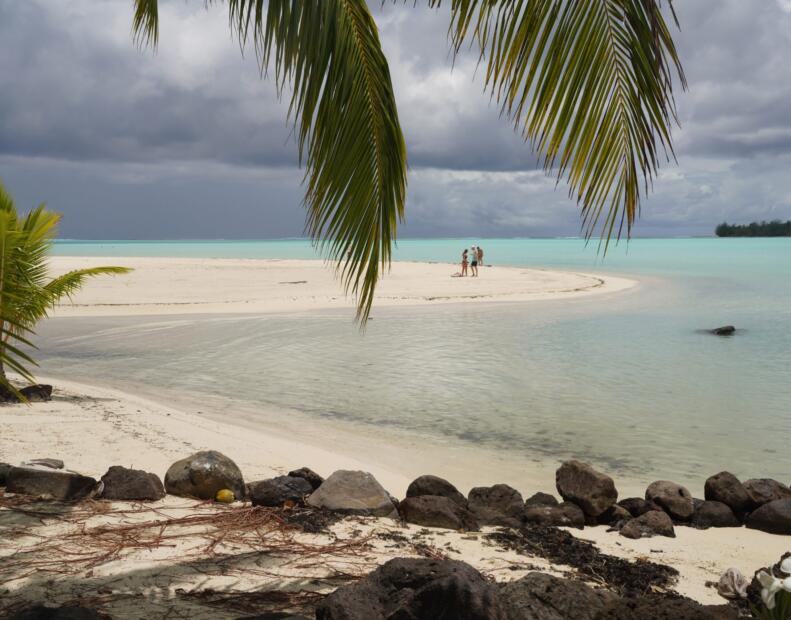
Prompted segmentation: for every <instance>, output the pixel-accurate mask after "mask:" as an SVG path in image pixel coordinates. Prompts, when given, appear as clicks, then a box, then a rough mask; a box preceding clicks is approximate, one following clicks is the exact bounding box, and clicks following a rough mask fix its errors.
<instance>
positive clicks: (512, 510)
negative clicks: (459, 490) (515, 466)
mask: <svg viewBox="0 0 791 620" xmlns="http://www.w3.org/2000/svg"><path fill="white" fill-rule="evenodd" d="M467 507H468V508H469V509H470V512H472V513H473V514H474V515H475V516H476V517H477V519H478V521H479V522H480V523H481V524H482V525H500V526H504V527H519V526H520V525H522V517H523V513H524V510H525V502H524V500H523V499H522V494H521V493H519V491H517V490H516V489H514V488H513V487H509V486H508V485H507V484H495V485H494V486H491V487H475V488H474V489H472V490H470V494H469V496H468V497H467Z"/></svg>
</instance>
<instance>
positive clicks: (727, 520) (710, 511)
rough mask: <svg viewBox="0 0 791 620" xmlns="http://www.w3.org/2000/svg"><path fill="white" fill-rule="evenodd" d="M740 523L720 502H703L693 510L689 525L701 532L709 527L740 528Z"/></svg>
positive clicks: (728, 508)
mask: <svg viewBox="0 0 791 620" xmlns="http://www.w3.org/2000/svg"><path fill="white" fill-rule="evenodd" d="M741 524H742V523H741V521H739V519H737V518H736V515H735V514H733V510H731V509H730V507H728V506H727V505H725V504H723V503H722V502H710V501H705V502H703V503H702V504H701V505H700V506H698V507H697V508H696V509H695V514H693V515H692V521H691V525H692V526H693V527H697V528H700V529H702V530H705V529H708V528H710V527H740V526H741Z"/></svg>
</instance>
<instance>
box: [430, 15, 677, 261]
mask: <svg viewBox="0 0 791 620" xmlns="http://www.w3.org/2000/svg"><path fill="white" fill-rule="evenodd" d="M429 4H430V5H431V6H435V7H437V6H439V5H440V4H441V0H429ZM450 4H451V12H452V23H451V28H450V35H451V39H452V42H453V45H454V48H455V50H456V51H458V50H459V49H460V47H461V45H462V44H463V43H464V42H465V41H467V40H470V41H471V42H475V43H477V45H478V46H479V47H480V53H481V59H482V60H483V61H484V62H485V63H486V85H487V88H489V89H490V90H491V92H492V94H493V95H494V96H495V97H496V99H497V101H498V102H500V103H501V105H502V111H503V113H504V114H505V115H507V116H508V117H509V118H510V119H511V120H512V121H513V123H514V126H515V128H516V129H517V130H518V131H521V132H522V133H523V135H524V137H525V139H526V140H528V141H529V142H530V143H531V144H532V146H533V147H534V148H535V149H536V150H537V151H538V152H539V154H540V155H541V157H542V162H543V166H544V168H545V170H547V171H548V172H550V171H551V172H553V173H554V174H556V175H557V177H558V180H560V179H565V180H566V181H567V182H568V184H569V193H570V195H571V196H572V197H573V198H574V199H575V200H576V201H577V203H578V204H579V205H580V206H581V209H582V216H583V228H584V229H585V232H586V235H587V236H590V235H591V234H592V233H593V232H594V231H595V229H596V228H597V226H600V227H601V235H602V238H603V239H604V240H605V249H606V243H607V242H608V241H609V239H610V238H611V236H612V235H613V232H614V230H615V225H616V223H618V229H617V235H618V236H620V235H621V233H622V230H623V227H624V225H625V226H626V232H627V234H629V233H630V232H631V228H632V225H633V223H634V221H635V219H636V217H637V215H638V214H639V209H640V201H641V197H642V193H643V192H646V193H647V192H648V189H649V186H650V185H651V184H652V181H653V177H654V176H655V175H656V173H657V170H658V166H659V164H660V161H661V160H662V159H663V158H664V159H665V160H669V159H670V157H673V158H674V157H675V155H674V154H673V147H672V142H671V135H670V132H671V128H672V126H673V125H674V124H675V123H677V122H678V121H677V116H676V108H675V101H674V99H673V80H674V75H675V76H678V78H679V81H680V84H681V86H682V88H686V79H685V77H684V71H683V69H682V67H681V63H680V61H679V57H678V53H677V50H676V47H675V44H674V43H673V39H672V37H671V35H670V31H669V28H668V25H667V23H666V21H665V18H664V16H663V13H662V10H661V8H662V7H661V0H585V1H584V2H582V1H580V2H578V1H575V0H500V1H497V2H495V1H494V0H451V2H450ZM667 4H668V6H669V10H670V13H671V16H672V18H673V20H674V21H675V22H676V25H678V22H677V20H676V19H675V18H676V16H675V13H674V11H673V6H672V0H668V3H667Z"/></svg>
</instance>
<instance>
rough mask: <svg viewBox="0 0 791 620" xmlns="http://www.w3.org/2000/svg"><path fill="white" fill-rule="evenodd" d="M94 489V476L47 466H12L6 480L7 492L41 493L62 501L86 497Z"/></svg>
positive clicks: (37, 494)
mask: <svg viewBox="0 0 791 620" xmlns="http://www.w3.org/2000/svg"><path fill="white" fill-rule="evenodd" d="M95 490H96V480H95V479H94V478H91V477H90V476H83V475H82V474H78V473H76V472H73V471H65V470H60V469H50V468H49V467H12V468H11V469H10V470H9V472H8V476H7V480H6V491H8V492H9V493H21V494H23V495H36V496H39V495H43V496H46V497H51V498H52V499H57V500H63V501H70V500H77V499H83V498H86V497H88V496H89V495H91V494H92V493H93V492H94V491H95Z"/></svg>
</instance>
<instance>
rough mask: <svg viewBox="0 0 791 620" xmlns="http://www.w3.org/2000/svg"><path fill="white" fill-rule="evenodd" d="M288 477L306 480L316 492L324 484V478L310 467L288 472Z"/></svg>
mask: <svg viewBox="0 0 791 620" xmlns="http://www.w3.org/2000/svg"><path fill="white" fill-rule="evenodd" d="M288 475H289V476H291V477H292V478H304V479H305V480H307V481H308V482H309V483H310V486H311V488H312V489H313V490H314V491H315V490H316V489H318V488H319V487H320V486H321V483H322V482H324V478H322V477H321V476H319V475H318V474H317V473H316V472H315V471H313V470H312V469H310V468H309V467H300V468H299V469H295V470H294V471H290V472H288Z"/></svg>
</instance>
